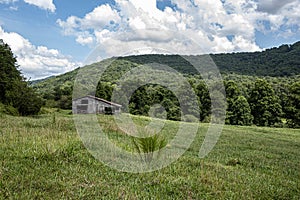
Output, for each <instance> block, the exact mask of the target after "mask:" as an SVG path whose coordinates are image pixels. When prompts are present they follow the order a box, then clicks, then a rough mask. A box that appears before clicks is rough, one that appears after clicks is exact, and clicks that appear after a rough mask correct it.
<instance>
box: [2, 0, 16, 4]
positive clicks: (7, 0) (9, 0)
mask: <svg viewBox="0 0 300 200" xmlns="http://www.w3.org/2000/svg"><path fill="white" fill-rule="evenodd" d="M16 1H18V0H0V3H5V4H9V3H13V2H16Z"/></svg>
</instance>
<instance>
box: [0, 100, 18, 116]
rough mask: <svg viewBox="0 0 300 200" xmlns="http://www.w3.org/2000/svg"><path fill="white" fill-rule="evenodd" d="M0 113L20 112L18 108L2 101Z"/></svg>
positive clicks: (13, 114) (12, 113)
mask: <svg viewBox="0 0 300 200" xmlns="http://www.w3.org/2000/svg"><path fill="white" fill-rule="evenodd" d="M0 114H6V115H12V116H18V115H19V112H18V110H17V109H16V108H14V107H12V106H9V105H4V104H2V103H0Z"/></svg>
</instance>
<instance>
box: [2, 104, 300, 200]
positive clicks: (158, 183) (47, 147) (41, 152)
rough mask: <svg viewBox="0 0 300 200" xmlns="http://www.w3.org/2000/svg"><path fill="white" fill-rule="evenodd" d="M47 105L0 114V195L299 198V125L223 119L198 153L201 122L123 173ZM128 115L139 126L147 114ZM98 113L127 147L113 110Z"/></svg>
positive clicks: (169, 127)
mask: <svg viewBox="0 0 300 200" xmlns="http://www.w3.org/2000/svg"><path fill="white" fill-rule="evenodd" d="M46 111H47V113H48V114H43V115H41V116H39V117H36V118H32V117H13V116H8V115H2V116H1V117H0V147H1V148H0V157H1V159H0V199H101V198H103V199H150V198H152V199H299V194H300V188H299V185H300V171H299V163H300V145H299V144H300V134H299V129H281V128H280V129H274V128H265V127H237V126H225V127H224V130H223V133H222V135H221V137H220V139H219V141H218V143H217V145H216V146H215V148H214V149H213V151H212V152H211V153H210V154H209V155H208V156H207V157H206V158H204V159H200V158H199V157H198V152H199V148H200V146H201V144H202V141H203V138H204V136H205V133H206V131H207V128H208V125H207V124H201V126H200V128H199V131H198V134H197V137H196V139H195V141H194V143H193V144H192V145H191V147H190V148H189V150H188V151H187V152H186V153H185V154H184V155H183V156H182V157H181V158H180V159H179V160H177V161H176V162H175V163H173V164H171V165H170V166H167V167H166V168H164V169H161V170H159V171H156V172H152V173H145V174H130V173H123V172H118V171H116V170H113V169H111V168H109V167H107V166H105V165H104V164H102V163H101V162H100V161H98V160H96V159H94V158H93V157H92V156H91V155H90V154H89V152H88V151H87V150H86V148H85V147H84V146H83V144H82V142H81V141H80V138H79V137H78V135H77V133H76V130H75V127H74V125H73V120H72V116H71V115H68V113H69V111H63V110H61V111H59V112H56V110H54V109H52V110H51V109H46V110H44V112H46ZM132 117H133V119H134V122H135V123H138V124H139V125H142V124H144V125H147V124H148V123H149V121H151V119H150V118H147V117H138V116H132ZM98 118H99V122H100V124H102V127H103V130H104V131H105V132H106V133H107V135H108V136H109V138H110V140H111V141H113V142H114V143H116V144H117V145H118V146H120V147H122V148H124V149H127V150H129V151H130V150H134V147H133V145H132V143H131V138H130V137H127V136H126V135H124V132H122V131H120V130H119V129H118V127H117V126H116V124H115V123H114V120H113V116H107V115H100V116H98ZM165 126H166V128H165V129H164V130H163V133H162V134H164V135H172V133H173V132H174V131H175V132H176V130H177V128H176V127H177V126H178V123H177V122H172V121H167V122H166V124H165ZM167 139H170V138H167ZM127 144H128V145H127Z"/></svg>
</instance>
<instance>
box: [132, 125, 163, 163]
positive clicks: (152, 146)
mask: <svg viewBox="0 0 300 200" xmlns="http://www.w3.org/2000/svg"><path fill="white" fill-rule="evenodd" d="M132 143H133V146H134V148H135V150H136V151H137V152H138V153H139V155H140V158H141V161H143V162H145V163H147V164H150V163H151V161H152V160H153V155H154V152H155V151H157V152H158V156H159V155H160V152H161V149H162V148H163V147H165V146H166V145H167V140H166V139H165V138H164V137H163V136H162V135H159V134H157V133H154V134H153V133H152V132H150V131H149V130H147V129H144V131H143V133H140V137H132Z"/></svg>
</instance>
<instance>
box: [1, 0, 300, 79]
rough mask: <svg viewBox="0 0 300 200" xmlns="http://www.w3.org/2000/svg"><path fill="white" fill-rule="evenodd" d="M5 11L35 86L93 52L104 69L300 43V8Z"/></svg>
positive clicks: (120, 0) (189, 1)
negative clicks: (110, 62)
mask: <svg viewBox="0 0 300 200" xmlns="http://www.w3.org/2000/svg"><path fill="white" fill-rule="evenodd" d="M0 11H1V12H0V39H3V40H4V42H5V43H7V44H9V45H10V47H11V49H12V51H13V53H14V55H15V56H16V57H17V60H18V65H19V69H20V70H21V71H22V73H23V75H24V76H25V77H26V78H27V79H29V80H35V79H40V78H45V77H48V76H52V75H58V74H62V73H65V72H67V71H70V70H73V69H75V68H77V67H81V66H84V65H85V64H86V63H88V62H87V58H88V57H89V55H90V54H91V52H95V51H96V52H97V57H96V58H95V60H93V61H99V60H101V59H105V58H109V57H112V56H122V55H129V54H143V53H159V52H157V51H153V50H152V51H150V50H149V48H150V49H151V48H152V49H153V48H156V49H164V50H166V52H169V53H174V54H183V55H190V54H201V53H227V52H228V53H229V52H254V51H262V50H264V49H266V48H270V47H276V46H279V45H282V44H292V43H294V42H296V41H299V40H300V27H299V26H300V0H115V1H113V0H0ZM190 41H193V42H190ZM147 48H148V50H145V49H147ZM89 62H91V60H89Z"/></svg>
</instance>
